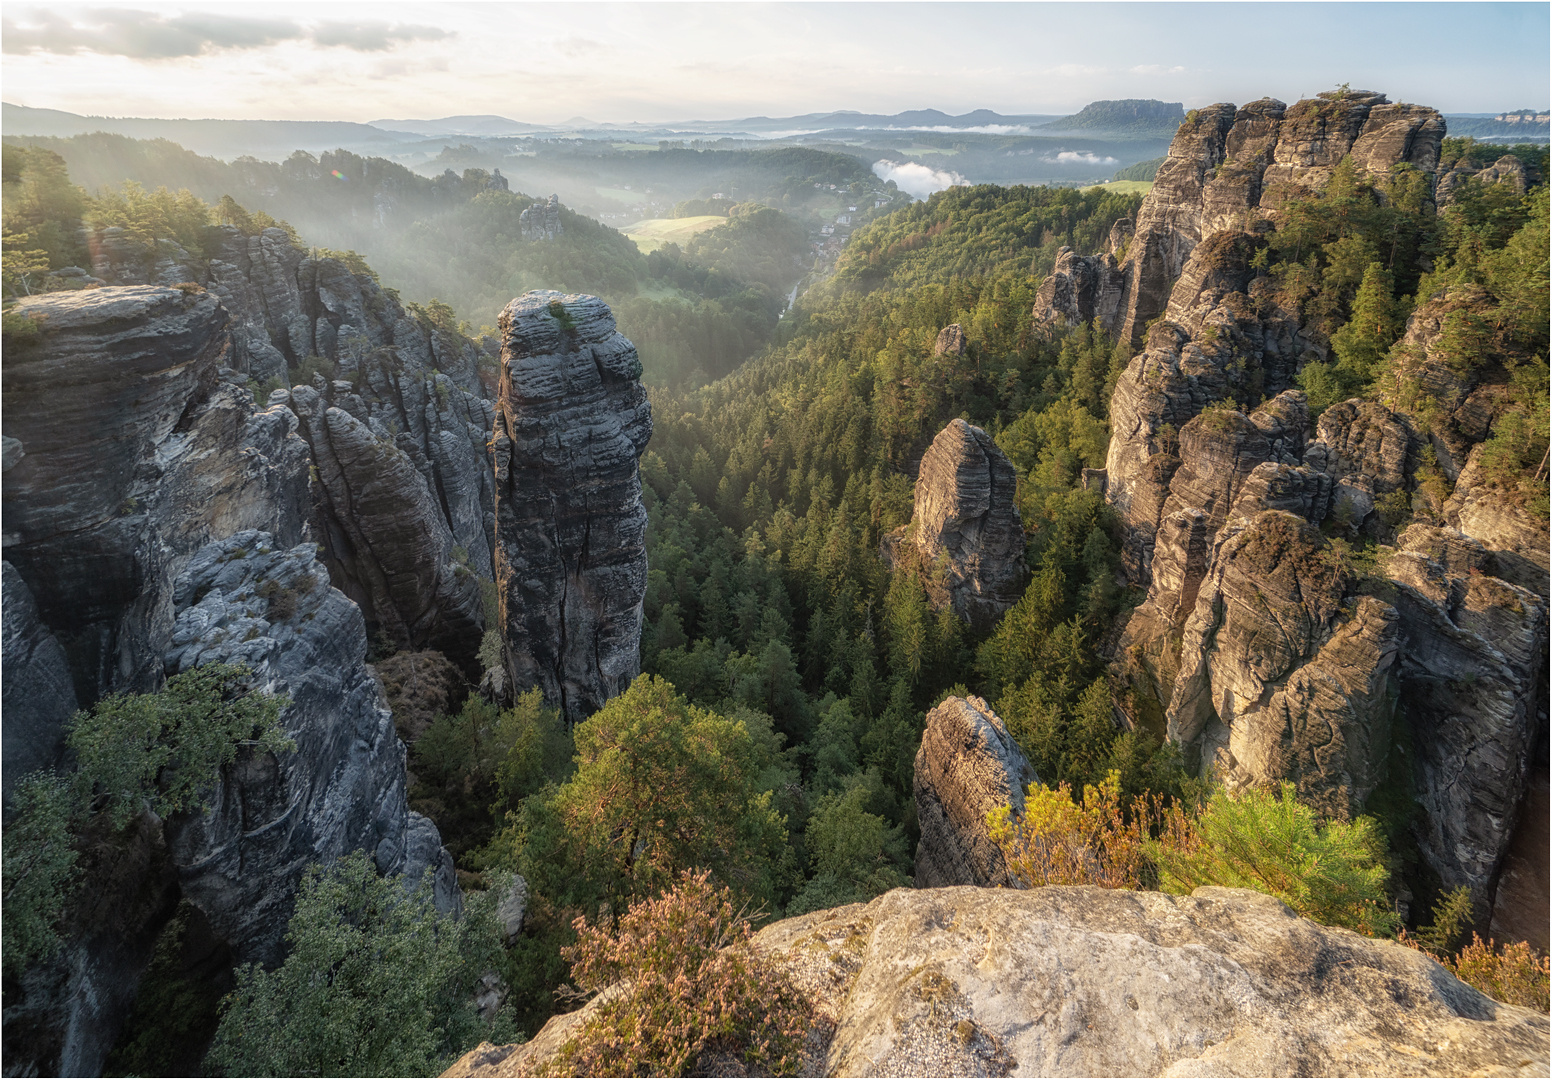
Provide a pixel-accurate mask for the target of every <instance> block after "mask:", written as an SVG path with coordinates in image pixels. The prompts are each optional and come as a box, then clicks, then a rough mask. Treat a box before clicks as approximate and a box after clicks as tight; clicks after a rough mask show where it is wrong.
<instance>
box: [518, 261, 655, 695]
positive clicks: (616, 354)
mask: <svg viewBox="0 0 1552 1080" xmlns="http://www.w3.org/2000/svg"><path fill="white" fill-rule="evenodd" d="M500 326H501V335H502V345H501V383H500V389H499V393H498V398H497V402H496V426H495V435H494V438H493V442H492V446H493V449H494V452H495V488H496V556H495V557H496V581H497V586H498V589H499V590H500V603H501V622H502V628H503V634H504V640H505V663H506V668H507V673H508V676H509V678H510V680H511V685H513V686H515V687H517V688H526V687H531V686H538V687H541V688H542V689H543V691H544V695H545V699H546V700H547V701H549V702H551V703H553V704H556V705H559V706H560V707H561V709H562V710H563V712H564V713H565V716H566V718H567V720H568V721H571V722H573V723H574V722H576V721H578V720H582V719H584V718H586V717H587V716H589V715H591V714H592V713H593V712H595V711H596V710H597V709H598V708H599V706H601V705H603V703H604V702H605V701H607V700H608V699H609V698H611V697H613V696H614V695H616V694H618V693H620V692H621V691H623V690H624V689H625V688H626V687H627V686H629V685H630V681H631V679H632V678H634V677H635V676H636V674H637V673H638V672H639V671H640V665H641V655H640V642H641V621H642V600H643V598H644V597H645V595H646V587H647V548H646V528H647V512H646V508H645V507H644V506H643V505H642V502H641V474H640V472H639V470H638V467H637V462H638V461H639V459H640V458H641V455H642V452H643V451H645V449H646V446H647V440H648V438H650V437H651V434H652V408H651V406H650V405H649V404H648V403H647V392H646V389H645V388H644V387H643V386H642V385H641V381H640V379H641V361H640V360H639V359H638V358H637V355H636V347H635V346H634V345H632V344H631V343H630V341H628V340H627V339H626V338H625V337H624V336H623V335H621V334H620V333H619V332H618V331H617V330H616V329H615V325H614V316H613V315H612V314H611V313H610V311H609V308H608V306H607V305H606V304H604V302H603V301H602V300H599V299H598V298H597V297H594V296H579V295H574V294H562V293H558V292H548V291H535V292H530V293H527V294H525V295H524V296H521V297H518V298H517V299H516V300H513V301H512V302H511V303H510V304H508V305H507V306H506V308H505V309H504V310H503V311H502V313H501V321H500Z"/></svg>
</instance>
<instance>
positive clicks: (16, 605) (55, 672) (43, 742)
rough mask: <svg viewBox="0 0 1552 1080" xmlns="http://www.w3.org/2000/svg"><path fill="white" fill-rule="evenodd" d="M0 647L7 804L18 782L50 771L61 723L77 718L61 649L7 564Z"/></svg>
mask: <svg viewBox="0 0 1552 1080" xmlns="http://www.w3.org/2000/svg"><path fill="white" fill-rule="evenodd" d="M0 573H3V575H4V576H3V579H0V581H3V584H0V645H3V649H0V652H3V656H4V670H3V673H0V693H3V695H4V703H3V705H0V712H3V713H4V715H5V731H4V748H3V753H0V762H3V765H4V786H5V790H4V797H5V805H6V806H9V805H10V802H11V789H12V788H13V787H14V786H15V785H16V781H17V780H19V779H21V778H22V777H23V776H25V775H27V774H28V773H30V772H32V771H33V770H35V769H52V768H54V767H55V766H57V765H58V764H59V762H60V757H61V755H62V754H63V752H64V739H65V721H67V720H69V719H70V718H71V717H72V716H74V715H75V710H76V699H75V686H74V685H73V683H72V680H71V678H70V665H69V664H68V663H67V662H66V661H65V650H64V649H62V648H60V647H59V641H58V640H57V639H56V638H55V637H54V635H53V633H51V632H50V631H49V628H48V627H47V626H44V625H43V622H42V621H41V620H40V619H39V618H38V605H37V604H36V602H34V600H33V598H32V590H31V589H29V588H27V583H26V582H25V581H23V580H22V576H21V575H20V574H18V573H17V572H16V568H15V567H14V566H12V565H11V564H10V563H8V562H6V563H0Z"/></svg>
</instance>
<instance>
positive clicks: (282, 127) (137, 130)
mask: <svg viewBox="0 0 1552 1080" xmlns="http://www.w3.org/2000/svg"><path fill="white" fill-rule="evenodd" d="M0 129H3V130H4V132H5V134H7V135H47V136H54V137H56V138H69V137H70V136H72V135H87V134H90V133H92V132H94V131H105V132H108V133H109V134H112V135H126V136H128V137H130V138H132V139H170V140H171V141H173V142H175V143H177V144H178V145H179V146H182V147H186V148H187V149H189V150H192V151H194V152H195V153H197V154H206V155H209V156H211V157H218V158H221V159H223V160H228V161H229V160H231V159H232V158H236V157H240V156H242V155H244V154H252V155H254V156H256V157H270V158H275V159H277V160H278V159H283V158H285V157H286V156H287V155H289V154H290V153H291V152H292V151H293V150H306V151H309V152H310V153H319V152H321V151H324V150H334V149H337V148H343V149H346V150H352V151H355V152H356V153H384V152H388V151H392V150H394V149H397V148H399V147H401V146H402V145H403V144H404V143H405V142H411V141H417V140H418V139H419V138H420V136H418V135H415V134H411V133H408V132H392V131H384V130H382V129H381V128H377V127H373V126H372V125H370V124H353V123H349V122H346V121H333V120H183V119H179V120H162V119H155V118H141V117H128V116H123V117H118V116H79V115H77V114H76V113H71V112H63V111H61V110H59V109H32V108H28V107H27V106H25V105H12V104H11V103H10V102H5V103H4V104H3V105H0Z"/></svg>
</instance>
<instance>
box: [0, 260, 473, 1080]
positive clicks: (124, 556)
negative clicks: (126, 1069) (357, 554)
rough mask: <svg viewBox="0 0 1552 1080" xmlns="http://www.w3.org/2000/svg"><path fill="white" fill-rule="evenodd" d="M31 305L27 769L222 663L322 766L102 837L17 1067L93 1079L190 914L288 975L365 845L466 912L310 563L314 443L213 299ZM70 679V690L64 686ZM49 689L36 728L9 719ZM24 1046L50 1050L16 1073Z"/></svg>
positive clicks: (342, 609) (21, 640)
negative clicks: (261, 687) (304, 931)
mask: <svg viewBox="0 0 1552 1080" xmlns="http://www.w3.org/2000/svg"><path fill="white" fill-rule="evenodd" d="M19 307H20V309H21V310H22V311H24V312H25V313H26V314H27V315H28V316H29V317H31V318H33V319H36V320H37V321H38V322H39V323H40V325H41V329H40V334H39V336H38V338H37V340H36V341H34V342H31V343H26V342H22V343H13V342H10V341H8V342H7V347H6V351H5V380H4V398H5V402H4V403H5V409H4V424H5V440H6V442H5V449H6V455H5V456H6V463H7V466H8V467H7V469H6V473H5V490H4V499H5V508H4V515H5V528H6V537H5V541H6V547H5V551H6V568H7V573H6V583H5V584H6V595H5V599H4V604H5V612H4V614H5V619H6V634H5V667H6V676H7V677H6V693H7V702H8V707H7V708H6V710H5V738H6V745H7V758H8V759H10V757H11V750H12V746H13V743H16V742H17V741H21V742H24V743H26V744H27V747H28V750H29V751H30V752H31V753H32V754H33V756H34V757H35V758H36V759H38V760H43V759H46V758H49V757H50V756H51V755H52V754H53V753H54V752H55V748H57V728H56V727H51V725H52V723H53V720H52V718H53V717H54V716H57V715H63V714H64V713H65V710H67V709H68V708H71V707H73V702H72V701H71V692H72V691H73V697H74V702H79V703H80V704H82V705H86V704H90V703H91V702H93V701H95V700H97V699H98V698H99V697H101V696H103V695H105V694H107V693H111V692H116V691H148V690H155V689H157V688H159V687H160V685H161V681H162V679H163V677H164V676H165V674H167V673H169V672H177V671H179V670H184V669H186V668H187V667H188V666H191V665H194V664H197V663H202V662H207V661H213V660H243V661H246V662H249V663H251V664H253V665H254V666H255V667H256V668H257V669H258V670H259V678H260V679H261V680H262V681H263V683H264V684H265V685H266V686H268V688H270V689H272V690H276V691H278V692H281V693H284V694H287V695H289V696H290V697H291V698H292V705H291V706H290V708H288V709H287V710H286V712H285V714H284V715H283V718H282V722H283V723H284V724H285V725H286V727H287V729H288V730H289V731H290V732H291V733H292V736H293V738H295V739H296V741H297V743H298V747H299V752H298V753H297V754H295V755H282V759H283V760H282V759H276V758H273V757H264V758H251V757H243V758H240V759H239V761H238V762H237V763H236V764H235V765H233V766H232V767H231V768H230V769H228V770H227V771H226V773H224V774H223V777H222V779H221V782H220V784H219V785H218V787H219V790H218V792H217V796H216V801H215V804H214V806H213V808H212V810H211V811H210V812H209V813H207V814H205V815H202V816H200V817H197V818H190V819H188V820H184V819H182V818H175V819H171V820H169V821H166V822H161V821H157V820H155V819H154V818H150V817H143V818H142V819H141V820H140V821H138V822H137V823H136V824H134V825H133V826H132V827H131V833H133V836H131V835H130V834H128V833H126V834H125V835H124V836H119V837H104V838H102V839H103V844H102V845H101V866H100V867H99V870H100V874H99V875H98V878H97V881H96V888H95V890H93V891H92V892H91V894H90V895H89V896H87V897H86V898H85V899H83V901H82V902H83V903H85V904H87V905H88V906H89V907H90V908H91V910H90V911H89V912H88V914H87V915H86V916H83V917H82V919H81V920H80V925H79V926H76V927H72V928H67V930H69V936H68V938H67V941H66V943H65V946H64V948H63V949H62V950H61V952H60V954H59V956H58V958H57V959H56V960H54V961H52V962H50V963H48V964H44V965H40V966H39V968H38V970H37V972H36V973H35V974H34V973H29V976H28V980H27V981H26V983H25V986H24V992H23V994H22V996H21V998H20V1000H18V1001H16V1002H15V1003H14V1008H13V1003H12V1001H10V1000H9V999H8V1001H7V1014H6V1041H7V1068H8V1069H9V1068H11V1067H12V1065H13V1061H14V1062H15V1066H16V1067H17V1068H34V1069H39V1070H42V1071H61V1070H62V1071H64V1072H66V1073H68V1074H94V1073H95V1072H96V1071H97V1070H98V1069H99V1068H100V1067H101V1063H102V1059H103V1055H104V1054H106V1053H107V1050H108V1048H109V1047H110V1046H111V1045H112V1043H113V1040H114V1038H115V1037H116V1033H117V1025H118V1023H120V1022H121V1020H122V1018H123V1016H124V1014H125V1010H126V1009H127V1006H128V1002H129V1001H130V1000H131V999H132V998H133V996H134V994H135V990H136V986H137V984H138V981H139V978H140V974H141V972H142V971H143V970H144V966H145V964H146V963H147V962H148V961H149V959H150V949H151V946H152V944H153V943H154V941H155V938H156V934H157V931H158V930H159V928H160V927H161V925H162V924H163V923H164V922H165V921H166V919H167V918H168V917H169V916H170V915H171V914H172V910H173V907H174V905H175V904H176V903H177V902H178V899H179V897H180V895H181V896H185V897H187V898H188V899H189V900H190V901H191V902H192V903H193V904H194V905H195V908H196V910H198V911H199V912H200V913H201V918H203V919H205V920H206V921H207V922H208V923H209V924H210V926H211V928H212V934H213V935H214V940H216V941H219V942H222V943H224V945H225V946H226V947H229V948H230V950H231V952H232V954H233V955H235V956H237V957H239V958H243V959H255V960H262V961H265V962H273V961H274V960H275V959H277V958H278V956H279V949H280V942H281V936H282V934H283V932H284V927H285V921H286V918H287V917H288V916H289V905H290V903H291V898H292V897H293V896H294V893H295V888H296V884H297V881H298V879H299V877H300V874H301V872H302V869H303V867H304V866H306V865H308V864H310V863H314V862H317V861H319V860H324V859H328V858H330V857H332V856H334V855H337V854H340V853H343V852H346V851H350V850H354V849H355V848H358V847H366V848H367V849H368V850H371V851H373V852H374V853H375V854H376V856H377V859H378V862H379V865H380V866H382V867H383V868H384V869H385V870H394V871H397V870H405V869H407V870H411V871H412V872H413V871H415V870H417V868H418V867H420V866H424V865H430V866H432V867H434V868H437V871H438V873H439V875H440V876H439V885H440V898H441V900H442V902H443V903H444V904H447V905H456V903H457V894H456V885H455V883H454V881H453V878H452V876H451V864H450V861H449V860H448V859H447V857H446V855H445V853H444V852H442V850H441V844H440V838H439V837H438V836H437V835H436V830H435V827H434V826H432V825H431V824H430V822H428V821H425V820H423V819H421V820H417V819H416V817H415V816H413V815H410V814H408V812H407V811H406V809H405V806H404V773H403V760H404V751H403V748H402V746H401V744H400V743H399V742H398V740H397V738H396V737H395V736H394V734H393V730H392V726H391V722H390V721H389V719H388V713H387V710H386V709H385V708H383V706H382V703H381V698H380V693H381V692H380V690H379V689H378V687H377V684H376V682H375V680H373V678H372V677H371V675H370V672H369V670H368V669H367V668H365V666H364V665H363V663H362V660H363V657H364V654H365V641H366V629H365V625H364V623H363V621H362V618H361V614H360V611H359V610H358V609H357V607H356V606H355V605H354V604H352V603H351V602H350V601H349V600H348V599H346V598H345V597H344V596H343V595H341V594H340V593H339V592H337V591H335V590H333V589H331V588H330V586H329V575H328V572H327V571H326V570H325V568H324V566H323V565H321V564H320V563H319V562H318V561H316V560H315V559H314V551H315V545H314V544H311V543H308V542H307V540H308V538H309V535H310V534H311V533H312V531H313V522H312V520H311V519H312V518H313V516H314V507H313V502H312V498H311V497H310V492H309V477H308V473H309V467H310V454H309V447H308V444H307V442H306V441H304V439H303V438H301V437H300V435H299V434H298V429H299V419H298V417H297V415H296V414H295V413H294V412H293V411H292V410H291V409H290V408H288V407H286V405H285V404H280V403H277V404H274V405H271V406H269V407H266V408H256V407H255V405H254V403H253V396H252V392H251V390H249V389H248V388H247V387H246V386H243V385H240V383H239V381H238V380H240V379H241V377H242V376H241V374H240V373H239V372H237V371H235V370H233V369H232V368H230V367H227V366H226V365H227V364H228V363H230V362H231V361H232V358H233V357H234V355H235V352H236V347H235V344H234V342H233V339H232V336H231V333H230V331H229V320H228V316H227V313H226V312H225V309H224V308H223V307H222V306H221V305H220V304H219V303H218V302H217V300H216V298H215V296H214V295H213V294H212V293H210V292H209V291H207V290H205V289H202V288H200V287H198V286H194V285H186V286H182V287H178V288H166V287H160V286H131V287H108V288H100V289H93V290H87V291H82V292H69V293H55V294H48V295H45V296H40V297H35V298H31V299H29V300H25V301H23V302H22V303H21V304H20V305H19ZM13 574H14V577H15V580H14V581H13ZM29 589H30V591H31V593H32V594H33V595H34V596H35V598H36V617H35V618H33V617H32V613H31V612H29V611H28V608H27V604H26V602H25V595H24V592H25V591H26V590H29ZM13 620H14V624H13ZM13 631H14V632H13ZM50 634H51V635H53V637H54V638H55V639H57V642H58V645H57V646H56V647H54V648H50V647H49V645H48V640H49V635H50ZM61 659H62V660H63V663H64V665H67V666H68V670H69V680H70V685H55V684H57V683H60V680H59V679H58V678H56V676H58V674H59V672H60V670H61V668H60V665H59V664H57V663H55V661H58V660H61ZM23 669H25V674H23V675H20V676H18V677H17V678H16V679H15V680H13V679H12V677H11V674H12V672H13V670H23ZM29 680H30V683H29ZM30 684H31V685H34V686H36V687H37V688H38V690H39V696H38V697H37V698H36V699H35V700H33V701H32V702H31V703H30V704H31V706H32V709H31V711H29V709H28V708H26V707H19V708H15V709H13V708H11V707H10V695H11V694H12V693H13V692H14V691H17V690H22V691H26V690H27V688H28V686H29V685H30ZM45 684H46V685H45ZM45 713H47V716H45V715H44V714H45ZM44 720H47V721H49V722H48V723H43V722H42V721H44ZM35 721H36V723H35ZM16 756H17V760H25V759H26V757H27V754H26V752H18V753H17V755H16ZM7 778H8V780H9V779H10V767H9V764H8V767H7ZM94 850H97V848H94ZM104 927H106V928H107V929H106V930H104V929H103V928H104ZM13 1037H14V1041H13ZM13 1046H17V1047H21V1046H27V1047H31V1048H32V1049H30V1050H27V1051H26V1052H25V1054H24V1056H21V1057H16V1058H14V1059H13V1056H12V1047H13Z"/></svg>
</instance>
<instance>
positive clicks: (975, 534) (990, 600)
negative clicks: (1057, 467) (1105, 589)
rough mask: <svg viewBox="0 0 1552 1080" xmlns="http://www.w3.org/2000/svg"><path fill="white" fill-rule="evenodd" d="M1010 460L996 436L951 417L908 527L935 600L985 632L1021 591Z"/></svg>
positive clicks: (1019, 530) (921, 476)
mask: <svg viewBox="0 0 1552 1080" xmlns="http://www.w3.org/2000/svg"><path fill="white" fill-rule="evenodd" d="M1016 483H1017V478H1016V476H1015V474H1014V472H1013V465H1012V463H1011V462H1009V461H1008V458H1007V456H1006V455H1005V454H1003V452H1002V451H1001V450H1000V449H998V448H997V444H996V443H994V442H992V440H991V436H989V435H987V434H986V432H984V431H982V430H981V429H980V428H978V427H972V426H971V425H970V424H967V423H965V421H963V420H951V421H950V422H949V424H948V426H947V427H945V428H944V429H943V430H942V431H940V432H939V433H938V437H937V438H936V439H934V440H933V441H932V446H931V447H929V448H928V450H927V453H926V454H925V455H923V457H922V461H921V471H920V473H918V474H917V477H916V505H915V510H914V511H913V513H912V516H911V525H910V533H909V535H911V536H912V538H913V542H914V544H915V547H916V551H917V553H918V554H919V555H920V557H921V564H922V569H923V571H924V575H923V577H924V582H925V584H926V587H927V594H928V596H929V598H930V599H931V600H932V603H933V606H934V607H936V608H938V609H940V610H941V609H942V608H945V607H951V608H953V610H954V614H956V615H958V616H959V617H960V618H961V619H964V620H965V621H966V622H968V623H969V624H970V625H971V627H972V628H974V629H975V630H977V631H978V632H984V631H986V630H988V629H990V628H991V626H992V625H993V624H994V623H995V622H996V621H997V619H998V618H1000V617H1001V616H1002V613H1003V612H1005V611H1007V610H1008V608H1010V607H1012V606H1013V605H1014V604H1016V603H1018V599H1019V597H1020V596H1021V595H1023V591H1024V582H1025V580H1026V579H1027V576H1028V573H1027V570H1026V568H1025V565H1024V525H1023V521H1022V519H1021V518H1020V517H1019V512H1018V506H1017V505H1016V503H1015V502H1014V494H1015V486H1016Z"/></svg>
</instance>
